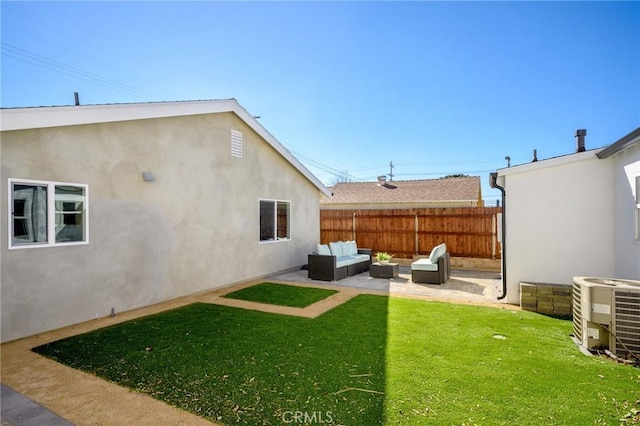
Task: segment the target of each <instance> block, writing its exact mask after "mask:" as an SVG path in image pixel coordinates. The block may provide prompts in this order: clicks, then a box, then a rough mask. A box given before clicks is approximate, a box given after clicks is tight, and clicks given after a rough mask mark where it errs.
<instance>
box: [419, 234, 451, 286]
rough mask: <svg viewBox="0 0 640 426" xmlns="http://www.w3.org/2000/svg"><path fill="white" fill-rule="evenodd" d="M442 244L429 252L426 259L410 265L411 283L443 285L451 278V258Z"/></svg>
mask: <svg viewBox="0 0 640 426" xmlns="http://www.w3.org/2000/svg"><path fill="white" fill-rule="evenodd" d="M446 251H447V246H446V245H445V244H444V243H442V244H439V245H437V246H435V247H434V248H433V250H431V254H430V255H429V257H428V258H424V259H418V260H416V261H415V262H413V263H412V264H411V281H413V282H414V283H425V284H444V283H446V282H447V281H448V280H449V278H450V277H451V257H450V256H449V253H447V252H446Z"/></svg>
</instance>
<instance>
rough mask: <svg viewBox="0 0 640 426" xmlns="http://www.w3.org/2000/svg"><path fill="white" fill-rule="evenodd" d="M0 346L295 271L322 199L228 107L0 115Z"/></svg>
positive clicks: (262, 133) (319, 188) (90, 108)
mask: <svg viewBox="0 0 640 426" xmlns="http://www.w3.org/2000/svg"><path fill="white" fill-rule="evenodd" d="M0 114H1V115H0V119H1V121H0V123H1V124H0V131H1V134H0V136H1V139H0V149H1V152H2V159H1V164H2V169H1V179H2V185H1V187H2V204H1V211H2V220H1V224H2V228H1V229H2V235H3V236H4V237H3V238H2V241H1V247H0V253H1V262H2V263H1V273H0V279H1V281H0V288H1V318H0V320H1V324H2V332H1V340H2V342H6V341H9V340H14V339H17V338H21V337H24V336H28V335H33V334H36V333H39V332H43V331H48V330H52V329H56V328H59V327H63V326H67V325H70V324H75V323H79V322H83V321H86V320H90V319H93V318H96V317H102V316H106V315H109V314H110V313H111V312H112V310H113V311H114V312H116V313H118V312H122V311H126V310H130V309H133V308H137V307H142V306H147V305H150V304H154V303H158V302H161V301H166V300H169V299H172V298H175V297H179V296H184V295H188V294H192V293H196V292H200V291H204V290H207V289H211V288H215V287H220V286H225V285H229V284H233V283H236V282H241V281H245V280H249V279H253V278H259V277H263V276H265V275H268V274H271V273H274V272H278V271H283V270H287V269H291V268H296V267H299V266H301V265H303V264H305V263H306V261H307V254H308V253H311V252H312V251H313V249H314V248H315V245H316V244H317V243H318V241H319V236H320V230H319V223H320V221H319V202H320V198H321V197H323V196H330V192H329V191H328V190H327V188H326V187H325V186H324V185H323V184H322V183H321V182H320V181H319V180H318V179H317V178H316V177H315V176H314V175H313V174H312V173H310V172H309V171H308V170H307V169H306V168H305V167H304V166H303V165H302V164H301V163H300V162H299V161H298V160H297V159H296V158H295V157H294V156H293V155H292V154H291V153H290V152H289V151H288V150H287V149H286V148H285V147H284V146H283V145H282V144H281V143H279V142H278V141H277V140H276V139H275V138H274V137H273V136H272V135H271V134H270V133H269V132H268V131H267V130H266V129H265V128H264V127H263V126H262V125H261V124H260V123H259V122H258V121H256V119H255V118H254V117H253V116H252V115H250V114H249V113H248V112H247V111H246V110H245V109H244V108H243V107H242V106H241V105H240V104H239V103H238V102H237V101H236V100H233V99H231V100H214V101H194V102H159V103H142V104H114V105H86V106H84V105H83V106H63V107H37V108H9V109H2V110H0Z"/></svg>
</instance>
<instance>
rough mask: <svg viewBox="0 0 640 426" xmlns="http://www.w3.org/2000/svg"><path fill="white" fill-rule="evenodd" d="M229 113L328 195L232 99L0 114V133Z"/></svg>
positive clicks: (12, 110)
mask: <svg viewBox="0 0 640 426" xmlns="http://www.w3.org/2000/svg"><path fill="white" fill-rule="evenodd" d="M224 112H233V113H234V114H236V115H237V116H238V117H240V119H241V120H242V121H244V122H245V123H246V124H247V125H248V126H249V127H251V128H252V129H253V130H254V131H255V132H256V133H257V134H258V135H260V136H261V137H262V138H263V139H264V140H265V141H267V143H268V144H269V145H271V147H273V148H274V149H275V150H276V151H277V152H278V153H279V154H280V155H282V156H283V157H284V158H285V159H286V160H287V161H288V162H289V163H290V164H291V165H293V166H294V167H295V168H296V169H297V170H298V171H299V172H300V173H301V174H302V175H303V176H304V177H305V178H307V180H309V181H310V182H311V183H312V184H313V185H314V186H316V187H317V188H318V189H319V190H320V192H322V193H323V194H324V195H326V196H327V197H331V191H329V189H328V188H327V187H326V186H325V185H324V184H323V183H322V182H321V181H320V180H319V179H318V178H317V177H316V176H315V175H314V174H313V173H311V172H310V171H309V169H307V168H306V167H305V166H304V165H303V164H302V163H301V162H300V161H299V160H298V159H297V158H296V157H295V156H294V155H293V154H291V152H290V151H289V150H288V149H287V148H285V146H284V145H282V144H281V143H280V142H279V141H278V140H277V139H276V138H275V137H274V136H273V135H272V134H271V133H269V131H268V130H267V129H266V128H265V127H264V126H263V125H262V124H260V123H259V122H258V121H257V120H256V119H255V118H254V117H253V116H252V115H251V114H249V112H248V111H247V110H246V109H245V108H244V107H242V105H240V103H238V101H237V100H235V99H223V100H207V101H173V102H148V103H132V104H103V105H72V106H55V107H37V108H8V109H1V110H0V118H1V119H0V131H3V132H4V131H13V130H28V129H42V128H48V127H62V126H76V125H83V124H98V123H112V122H118V121H131V120H144V119H154V118H166V117H182V116H188V115H200V114H214V113H224Z"/></svg>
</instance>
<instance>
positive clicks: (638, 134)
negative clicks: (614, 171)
mask: <svg viewBox="0 0 640 426" xmlns="http://www.w3.org/2000/svg"><path fill="white" fill-rule="evenodd" d="M639 140H640V127H638V128H637V129H635V130H634V131H632V132H631V133H629V134H628V135H625V136H623V137H622V138H620V139H618V140H617V141H616V142H614V143H612V144H611V145H609V146H608V147H606V148H603V149H602V150H601V151H600V152H598V153H597V154H596V155H597V156H598V158H599V159H601V160H604V159H605V158H609V157H611V156H612V155H614V154H616V153H618V152H620V151H623V150H624V149H626V148H628V147H630V146H631V145H633V144H635V143H636V142H638V141H639Z"/></svg>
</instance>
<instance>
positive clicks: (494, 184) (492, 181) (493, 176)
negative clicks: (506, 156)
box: [489, 172, 507, 300]
mask: <svg viewBox="0 0 640 426" xmlns="http://www.w3.org/2000/svg"><path fill="white" fill-rule="evenodd" d="M489 186H491V188H496V189H498V190H500V192H502V295H501V296H498V300H502V299H504V298H505V297H507V244H506V242H507V227H506V224H507V221H506V219H507V215H506V212H507V205H506V204H505V197H506V195H507V194H506V191H505V190H504V188H503V187H502V186H500V185H498V173H496V172H494V173H490V174H489Z"/></svg>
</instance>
